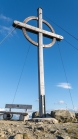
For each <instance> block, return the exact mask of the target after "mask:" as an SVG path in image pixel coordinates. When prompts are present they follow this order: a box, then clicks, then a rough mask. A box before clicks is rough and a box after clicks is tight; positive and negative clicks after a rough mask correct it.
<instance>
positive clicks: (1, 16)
mask: <svg viewBox="0 0 78 139" xmlns="http://www.w3.org/2000/svg"><path fill="white" fill-rule="evenodd" d="M0 19H2V20H6V21H7V22H11V21H12V19H11V18H9V17H6V16H4V15H3V14H1V15H0Z"/></svg>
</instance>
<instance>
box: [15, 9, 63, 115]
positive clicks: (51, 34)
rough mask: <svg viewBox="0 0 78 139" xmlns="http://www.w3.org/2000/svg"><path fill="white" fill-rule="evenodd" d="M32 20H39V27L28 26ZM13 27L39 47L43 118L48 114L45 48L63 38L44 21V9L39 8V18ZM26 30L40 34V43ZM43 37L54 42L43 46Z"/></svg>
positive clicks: (41, 113)
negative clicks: (46, 104) (45, 27)
mask: <svg viewBox="0 0 78 139" xmlns="http://www.w3.org/2000/svg"><path fill="white" fill-rule="evenodd" d="M30 20H37V21H38V27H34V26H31V25H28V24H27V22H28V21H30ZM42 23H45V24H46V25H47V26H49V28H50V29H51V31H52V32H49V31H46V30H43V29H42ZM13 26H15V27H17V28H20V29H22V30H23V33H24V35H25V37H26V38H27V39H28V40H29V41H30V42H31V43H33V44H34V45H36V46H38V80H39V82H38V83H39V114H40V117H43V116H44V115H45V114H46V110H45V87H44V65H43V47H44V48H46V47H51V46H52V45H53V44H54V43H55V41H56V40H62V39H63V37H62V36H60V35H58V34H55V32H54V29H53V28H52V26H51V25H50V24H49V23H48V22H47V21H45V20H43V19H42V9H41V8H38V17H35V16H31V17H28V18H26V19H25V20H24V22H23V23H22V22H19V21H14V23H13ZM26 30H28V31H30V32H33V33H37V34H38V43H37V42H35V41H33V40H32V39H31V38H30V37H29V36H28V35H27V32H26ZM43 35H44V36H47V37H49V38H52V42H51V43H50V44H48V45H44V44H43Z"/></svg>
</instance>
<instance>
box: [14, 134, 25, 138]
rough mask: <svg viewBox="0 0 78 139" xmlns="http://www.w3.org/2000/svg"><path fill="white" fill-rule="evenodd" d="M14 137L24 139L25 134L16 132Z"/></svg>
mask: <svg viewBox="0 0 78 139" xmlns="http://www.w3.org/2000/svg"><path fill="white" fill-rule="evenodd" d="M13 139H23V134H16V135H15V136H14V138H13Z"/></svg>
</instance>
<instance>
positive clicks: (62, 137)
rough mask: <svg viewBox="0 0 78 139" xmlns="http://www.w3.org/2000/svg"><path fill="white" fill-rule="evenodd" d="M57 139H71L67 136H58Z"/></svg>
mask: <svg viewBox="0 0 78 139" xmlns="http://www.w3.org/2000/svg"><path fill="white" fill-rule="evenodd" d="M57 139H70V137H69V136H67V135H66V136H65V135H64V136H59V135H58V136H57Z"/></svg>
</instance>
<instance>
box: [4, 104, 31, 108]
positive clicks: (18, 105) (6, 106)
mask: <svg viewBox="0 0 78 139" xmlns="http://www.w3.org/2000/svg"><path fill="white" fill-rule="evenodd" d="M5 108H16V109H32V105H22V104H6V105H5Z"/></svg>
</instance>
